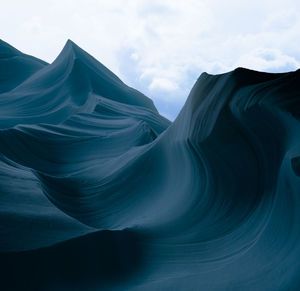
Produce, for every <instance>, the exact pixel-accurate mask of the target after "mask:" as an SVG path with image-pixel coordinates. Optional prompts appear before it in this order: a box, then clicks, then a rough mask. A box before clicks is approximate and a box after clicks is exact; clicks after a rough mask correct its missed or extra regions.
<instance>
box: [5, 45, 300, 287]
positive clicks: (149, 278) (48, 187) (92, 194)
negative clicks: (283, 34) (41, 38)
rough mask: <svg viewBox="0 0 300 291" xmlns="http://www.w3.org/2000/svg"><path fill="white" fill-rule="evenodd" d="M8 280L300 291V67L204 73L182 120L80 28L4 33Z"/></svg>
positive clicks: (65, 284) (36, 284)
mask: <svg viewBox="0 0 300 291" xmlns="http://www.w3.org/2000/svg"><path fill="white" fill-rule="evenodd" d="M0 279H1V280H0V289H1V290H49V291H50V290H51V291H52V290H149V291H150V290H151V291H152V290H251V291H252V290H300V72H299V71H295V72H290V73H281V74H270V73H262V72H255V71H251V70H248V69H244V68H237V69H236V70H234V71H232V72H229V73H225V74H221V75H209V74H206V73H203V74H202V75H201V76H200V77H199V79H198V80H197V82H196V84H195V85H194V87H193V89H192V91H191V93H190V95H189V97H188V99H187V101H186V103H185V105H184V107H183V108H182V110H181V112H180V113H179V115H178V117H177V118H176V120H175V121H174V122H173V123H171V122H170V121H168V120H167V119H166V118H164V117H162V116H161V115H159V113H158V111H157V110H156V108H155V106H154V104H153V102H152V101H151V100H150V99H149V98H147V97H146V96H144V95H143V94H142V93H140V92H138V91H136V90H135V89H133V88H130V87H128V86H127V85H125V84H124V83H123V82H122V81H121V80H120V79H119V78H118V77H117V76H115V75H114V74H113V73H112V72H110V71H109V70H108V69H107V68H106V67H104V66H103V65H102V64H101V63H99V62H98V61H97V60H95V59H94V58H93V57H92V56H90V55H89V54H87V53H86V52H85V51H83V50H82V49H81V48H79V47H78V46H77V45H76V44H74V43H73V42H72V41H68V42H67V43H66V45H65V47H64V49H63V50H62V52H61V53H60V55H59V56H58V57H57V59H56V60H55V61H54V62H53V63H52V64H47V63H45V62H43V61H41V60H39V59H37V58H34V57H32V56H29V55H25V54H23V53H21V52H20V51H18V50H16V49H15V48H13V47H11V46H10V45H8V44H7V43H5V42H0Z"/></svg>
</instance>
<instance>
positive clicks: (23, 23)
mask: <svg viewBox="0 0 300 291" xmlns="http://www.w3.org/2000/svg"><path fill="white" fill-rule="evenodd" d="M0 38H1V39H3V40H4V41H6V42H8V43H10V44H11V45H13V46H15V47H16V48H18V49H19V50H21V51H23V52H25V53H28V54H32V55H34V56H36V57H39V58H41V59H44V60H46V61H48V62H52V61H53V60H54V59H55V57H56V56H57V55H58V54H59V52H60V50H61V49H62V48H63V46H64V44H65V42H66V41H67V39H72V40H73V41H74V42H75V43H77V44H78V45H79V46H80V47H82V48H83V49H85V50H86V51H88V52H89V53H90V54H92V55H93V56H94V57H96V58H97V59H98V60H99V61H101V62H102V63H103V64H104V65H105V66H107V67H108V68H109V69H111V70H112V71H113V72H114V73H116V74H117V75H118V76H119V77H120V78H121V79H122V80H123V81H124V82H125V83H127V84H128V85H130V86H132V87H135V88H137V89H138V90H140V91H142V92H143V93H145V94H146V95H147V96H149V97H151V98H152V99H153V100H154V102H155V104H156V106H157V107H158V109H159V111H160V112H161V114H163V115H165V116H166V117H168V118H170V119H174V118H175V117H176V115H177V113H178V111H179V110H180V109H181V107H182V105H183V104H184V101H185V100H186V97H187V95H188V93H189V91H190V89H191V87H192V86H193V84H194V82H195V81H196V79H197V78H198V76H199V75H200V74H201V73H202V72H203V71H206V72H209V73H222V72H226V71H229V70H232V69H234V68H235V67H239V66H243V67H248V68H252V69H256V70H264V71H269V72H283V71H291V70H295V69H297V68H299V67H300V45H299V40H300V1H299V0H284V1H282V0H280V1H277V0H272V1H271V0H251V1H246V0H245V1H241V0H176V1H174V0H163V1H162V0H160V1H157V0H150V1H148V0H126V1H124V0H123V1H122V0H84V1H81V0H52V1H51V0H43V1H37V0H36V1H34V0H27V1H14V0H10V1H5V2H3V3H1V10H0Z"/></svg>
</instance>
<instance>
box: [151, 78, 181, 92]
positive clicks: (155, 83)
mask: <svg viewBox="0 0 300 291" xmlns="http://www.w3.org/2000/svg"><path fill="white" fill-rule="evenodd" d="M149 89H150V90H155V89H161V90H166V91H174V90H176V89H178V85H177V84H175V83H173V82H171V81H170V80H168V79H163V78H154V79H153V80H152V82H151V84H150V85H149Z"/></svg>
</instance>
